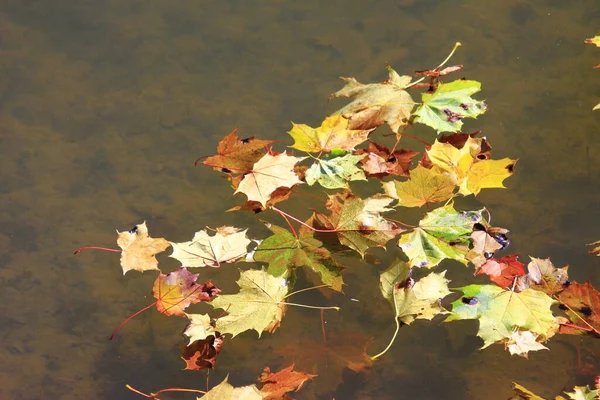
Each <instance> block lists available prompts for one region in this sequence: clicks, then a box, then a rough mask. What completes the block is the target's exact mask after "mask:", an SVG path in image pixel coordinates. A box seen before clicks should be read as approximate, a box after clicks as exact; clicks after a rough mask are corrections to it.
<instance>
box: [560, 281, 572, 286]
mask: <svg viewBox="0 0 600 400" xmlns="http://www.w3.org/2000/svg"><path fill="white" fill-rule="evenodd" d="M562 285H563V286H564V287H569V286H571V281H565V283H563V284H562Z"/></svg>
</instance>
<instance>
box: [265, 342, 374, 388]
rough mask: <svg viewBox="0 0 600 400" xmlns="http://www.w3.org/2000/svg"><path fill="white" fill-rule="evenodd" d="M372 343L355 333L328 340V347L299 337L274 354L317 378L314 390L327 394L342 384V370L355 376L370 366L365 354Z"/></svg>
mask: <svg viewBox="0 0 600 400" xmlns="http://www.w3.org/2000/svg"><path fill="white" fill-rule="evenodd" d="M370 341H371V339H370V338H367V337H364V336H362V335H360V334H358V333H345V334H340V335H335V336H331V337H328V340H327V344H323V343H321V342H314V341H311V340H308V339H306V338H300V339H298V340H297V341H295V342H291V343H288V344H287V345H285V346H283V347H281V348H279V349H277V350H276V352H277V353H278V354H280V355H282V356H283V357H284V358H285V359H286V360H288V361H289V362H293V363H294V364H295V366H296V367H298V368H300V369H301V370H303V371H312V372H314V373H316V374H318V375H319V379H317V380H315V382H314V383H315V386H316V391H317V392H320V393H323V392H330V391H333V390H335V388H337V387H338V386H339V385H340V384H341V383H342V380H343V379H342V371H343V370H344V369H345V368H348V369H350V370H351V371H353V372H355V373H360V372H363V371H365V370H366V369H367V368H368V367H370V366H371V365H373V360H371V358H370V357H369V356H368V355H367V353H366V346H367V344H368V343H369V342H370Z"/></svg>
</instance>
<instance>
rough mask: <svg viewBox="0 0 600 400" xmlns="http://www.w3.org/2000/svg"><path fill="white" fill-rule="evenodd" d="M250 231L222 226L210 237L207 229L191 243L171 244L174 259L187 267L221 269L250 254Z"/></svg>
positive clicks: (200, 232)
mask: <svg viewBox="0 0 600 400" xmlns="http://www.w3.org/2000/svg"><path fill="white" fill-rule="evenodd" d="M247 231H248V230H247V229H245V230H243V231H242V230H240V229H238V228H234V227H232V226H222V227H220V228H217V229H216V230H215V234H214V235H212V236H211V235H209V234H208V231H207V230H206V229H204V230H201V231H199V232H196V234H195V235H194V238H193V239H192V240H191V241H190V242H182V243H171V245H172V246H173V253H172V254H171V255H170V257H173V258H175V259H177V260H179V262H181V264H182V265H185V266H186V267H188V268H190V267H220V266H221V263H232V262H234V261H236V260H238V259H240V258H242V257H245V256H246V254H248V245H249V244H250V242H251V241H250V239H248V237H247V236H246V232H247Z"/></svg>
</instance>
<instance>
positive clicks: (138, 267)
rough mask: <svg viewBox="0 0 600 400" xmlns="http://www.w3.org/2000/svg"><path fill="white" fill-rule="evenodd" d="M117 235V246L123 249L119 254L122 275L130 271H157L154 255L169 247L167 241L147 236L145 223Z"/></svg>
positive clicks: (156, 261)
mask: <svg viewBox="0 0 600 400" xmlns="http://www.w3.org/2000/svg"><path fill="white" fill-rule="evenodd" d="M117 233H118V238H117V244H118V245H119V247H120V248H121V249H123V251H122V252H121V268H123V275H124V274H126V273H127V271H130V270H135V271H140V272H144V271H150V270H158V260H157V259H156V257H155V255H156V254H158V253H162V252H163V251H165V250H166V249H167V248H168V247H169V246H170V244H169V242H168V241H166V240H165V239H163V238H151V237H150V236H148V228H147V227H146V222H143V223H141V224H139V225H136V226H134V227H133V228H132V229H130V230H129V231H124V232H117Z"/></svg>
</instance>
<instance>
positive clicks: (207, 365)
mask: <svg viewBox="0 0 600 400" xmlns="http://www.w3.org/2000/svg"><path fill="white" fill-rule="evenodd" d="M221 347H223V337H222V336H221V335H220V334H219V333H217V334H216V337H215V336H214V335H210V336H208V337H207V338H205V339H203V340H196V341H194V342H192V343H190V344H189V345H188V346H180V347H179V349H180V350H181V359H182V360H183V361H185V368H184V369H187V370H193V371H199V370H202V369H213V368H214V367H215V363H216V362H217V356H218V355H219V352H220V351H221Z"/></svg>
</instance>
